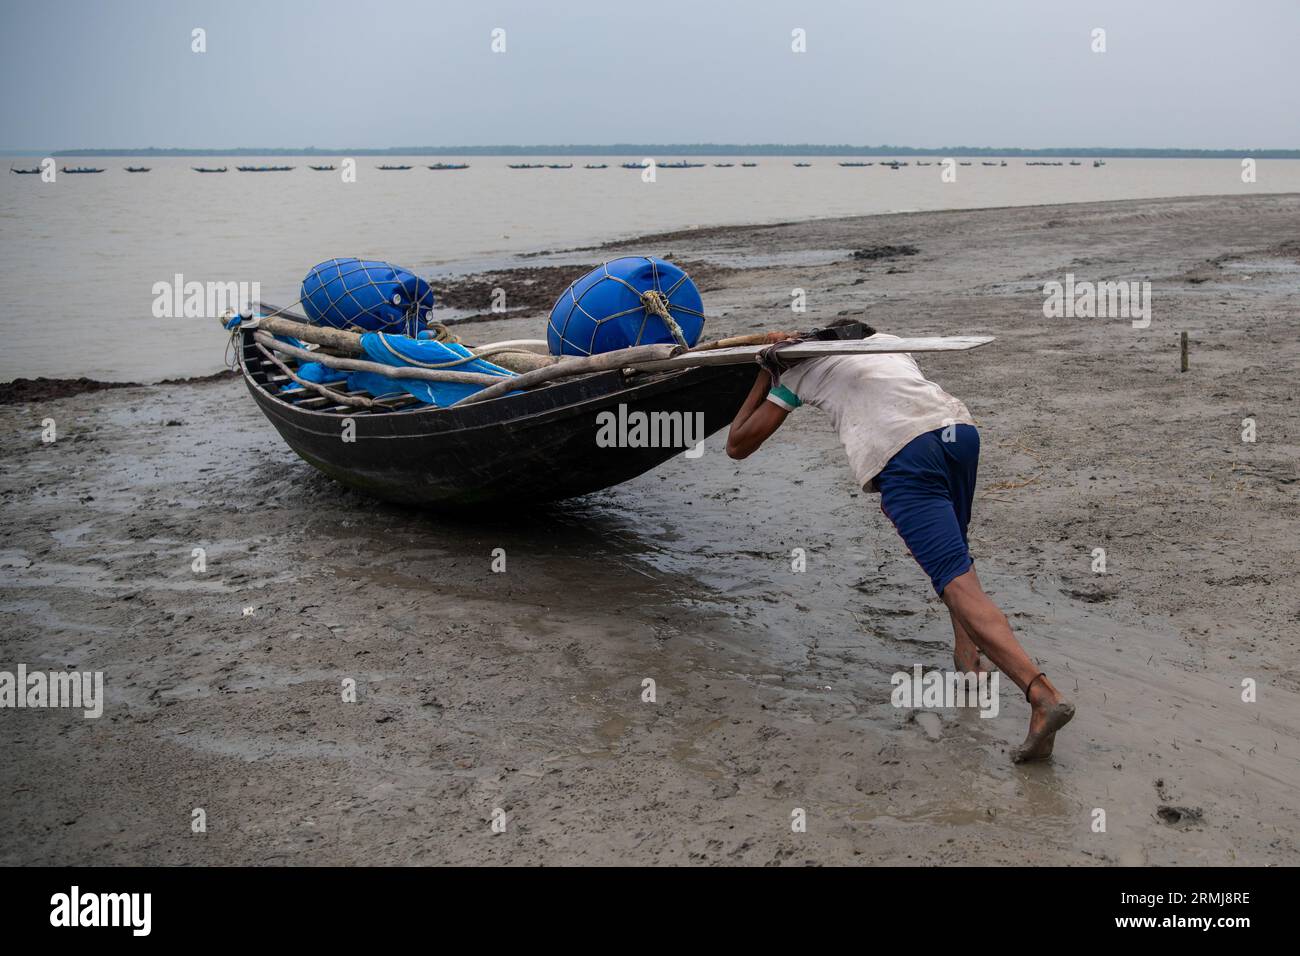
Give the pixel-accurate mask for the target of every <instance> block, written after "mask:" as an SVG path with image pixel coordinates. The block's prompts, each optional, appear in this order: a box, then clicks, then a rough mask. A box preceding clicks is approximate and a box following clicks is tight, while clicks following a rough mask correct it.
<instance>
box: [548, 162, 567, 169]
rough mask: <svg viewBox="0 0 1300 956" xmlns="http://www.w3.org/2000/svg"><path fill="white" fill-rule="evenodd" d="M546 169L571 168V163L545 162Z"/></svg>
mask: <svg viewBox="0 0 1300 956" xmlns="http://www.w3.org/2000/svg"><path fill="white" fill-rule="evenodd" d="M546 168H547V169H572V168H573V163H547V164H546Z"/></svg>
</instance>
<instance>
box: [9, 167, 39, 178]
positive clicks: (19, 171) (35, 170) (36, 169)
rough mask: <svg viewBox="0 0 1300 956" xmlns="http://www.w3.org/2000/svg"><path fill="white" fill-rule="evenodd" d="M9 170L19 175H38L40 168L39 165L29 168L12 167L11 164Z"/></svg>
mask: <svg viewBox="0 0 1300 956" xmlns="http://www.w3.org/2000/svg"><path fill="white" fill-rule="evenodd" d="M9 172H11V173H17V174H18V175H19V176H39V175H40V174H41V168H40V167H39V166H35V167H33V168H31V169H14V168H13V167H12V166H10V167H9Z"/></svg>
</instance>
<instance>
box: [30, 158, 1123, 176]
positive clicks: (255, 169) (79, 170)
mask: <svg viewBox="0 0 1300 956" xmlns="http://www.w3.org/2000/svg"><path fill="white" fill-rule="evenodd" d="M1024 164H1025V165H1026V166H1066V165H1069V166H1082V165H1083V162H1082V161H1080V160H1077V159H1071V160H1069V161H1068V162H1067V161H1065V160H1050V159H1027V160H1025V161H1024ZM619 165H620V166H621V167H622V168H623V169H648V168H650V164H649V163H644V162H629V163H620V164H619ZM657 165H658V167H659V168H660V169H699V168H701V167H704V166H708V165H710V164H709V163H692V162H688V161H687V160H677V161H675V162H670V163H658V164H657ZM712 165H713V167H714V168H715V169H731V168H733V167H734V166H736V165H737V164H736V163H713V164H712ZM739 165H740V166H741V167H742V168H745V169H752V168H754V167H755V166H757V165H758V163H755V162H750V163H740V164H739ZM793 165H794V166H795V167H796V168H799V169H804V168H807V167H809V166H812V165H813V164H812V163H809V162H804V161H799V162H796V163H794V164H793ZM836 165H838V166H842V167H844V168H847V169H859V168H863V167H866V166H875V165H880V166H884V167H887V168H889V169H892V170H899V169H903V168H904V167H906V166H908V165H911V164H909V163H908V161H906V160H898V159H889V160H883V159H882V160H880V161H879V163H876V162H875V161H867V160H839V161H837V163H836ZM914 165H916V166H933V165H935V161H933V160H931V161H924V160H920V159H918V160H915V161H914ZM957 165H959V166H970V165H972V163H971V161H970V160H961V161H959V162H958V163H957ZM980 165H981V166H992V167H1003V166H1006V165H1007V161H1006V160H1005V159H1003V160H981V161H980ZM1105 165H1106V161H1105V160H1104V159H1094V160H1093V161H1092V166H1093V168H1094V169H1097V168H1099V167H1101V166H1105ZM506 166H507V167H508V168H509V169H572V168H573V163H507V164H506ZM190 168H191V169H193V170H194V171H195V172H196V173H224V172H226V170H227V167H226V166H191V167H190ZM294 168H296V167H294V166H236V167H235V169H236V170H238V171H239V172H241V173H285V172H289V171H290V170H292V169H294ZM307 168H308V169H312V170H315V171H316V172H322V173H324V172H333V171H334V170H335V169H337V168H338V167H337V166H334V165H333V164H330V165H324V166H315V165H308V167H307ZM413 168H414V167H413V166H408V165H400V164H384V165H380V166H376V167H375V169H379V170H384V171H401V170H407V169H413ZM428 168H429V169H433V170H459V169H469V168H470V164H469V163H431V164H429V165H428ZM582 168H583V169H608V168H609V164H608V163H586V164H584V165H583V167H582ZM124 169H125V170H126V172H128V173H147V172H150V171H151V170H152V167H151V166H126V167H124ZM59 171H60V172H62V173H67V174H69V175H82V174H88V173H102V172H104V170H103V169H101V168H97V167H94V166H64V167H62V168H61V169H60V170H59ZM9 172H11V173H16V174H18V175H20V176H35V175H39V174H40V172H41V170H40V167H36V166H34V167H31V168H26V169H24V168H16V167H13V166H10V167H9Z"/></svg>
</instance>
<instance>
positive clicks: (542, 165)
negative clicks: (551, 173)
mask: <svg viewBox="0 0 1300 956" xmlns="http://www.w3.org/2000/svg"><path fill="white" fill-rule="evenodd" d="M506 165H507V166H508V167H510V168H511V169H544V168H545V167H546V164H545V163H506Z"/></svg>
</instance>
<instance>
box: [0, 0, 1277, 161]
mask: <svg viewBox="0 0 1300 956" xmlns="http://www.w3.org/2000/svg"><path fill="white" fill-rule="evenodd" d="M0 11H2V12H0V88H2V89H3V91H4V95H3V97H0V149H11V150H12V149H33V150H38V151H47V150H55V149H65V148H76V147H136V146H177V147H189V148H203V147H239V146H245V147H246V146H268V147H294V146H313V145H314V146H320V147H348V146H352V147H363V148H364V147H384V146H411V145H417V146H450V145H504V144H564V143H615V142H638V143H698V142H721V143H769V142H778V143H848V144H853V145H878V144H886V143H887V144H891V145H909V146H944V145H970V146H1027V147H1046V146H1152V147H1188V148H1196V147H1203V148H1216V149H1218V148H1222V149H1228V148H1265V147H1274V148H1300V82H1298V81H1297V79H1296V77H1297V74H1298V73H1300V70H1297V63H1298V62H1300V54H1298V53H1297V41H1298V40H1300V0H1123V2H1074V0H984V2H975V0H892V2H877V0H860V2H849V0H840V2H835V0H794V2H778V0H743V2H742V0H686V2H683V0H651V2H630V0H574V2H564V0H519V2H491V0H488V2H480V0H461V2H457V3H447V2H440V0H424V2H421V0H371V2H362V0H356V2H344V0H256V2H250V0H202V2H200V0H57V2H56V0H33V2H19V0H0ZM195 27H202V28H204V29H205V30H206V32H207V52H206V53H203V54H198V53H193V52H191V30H193V29H194V28H195ZM1097 27H1100V28H1103V29H1105V31H1106V47H1107V49H1106V52H1105V53H1094V52H1092V49H1091V45H1092V43H1093V40H1092V36H1091V34H1092V31H1093V29H1094V28H1097ZM494 28H501V29H504V30H505V42H506V52H505V53H501V54H498V53H493V52H492V50H491V39H492V38H491V33H492V30H493V29H494ZM796 28H800V29H802V30H804V31H806V36H807V52H805V53H794V52H792V51H791V42H792V41H791V31H792V30H794V29H796Z"/></svg>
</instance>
